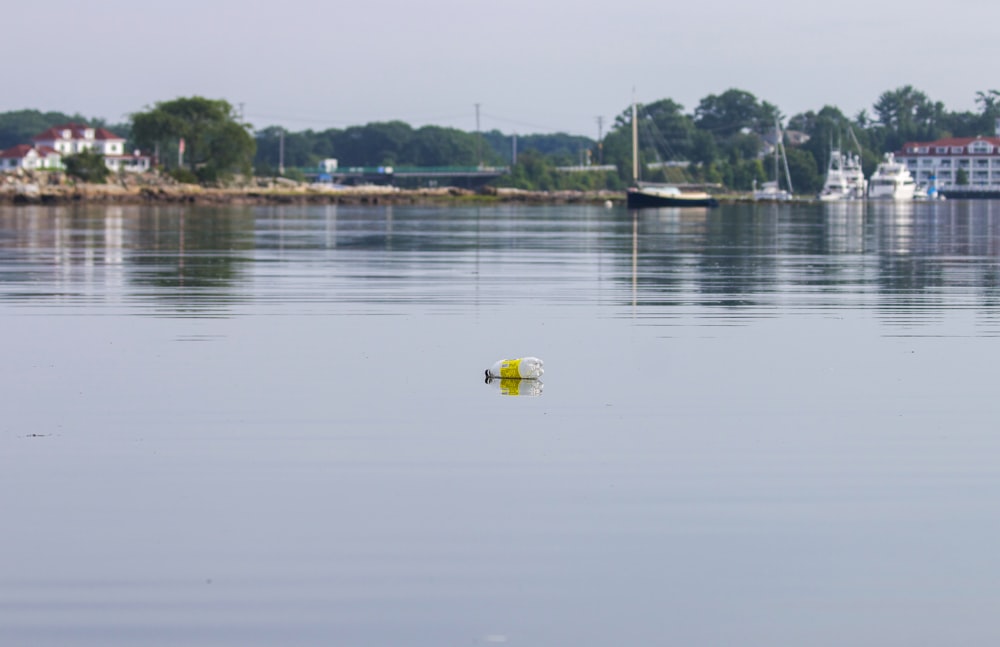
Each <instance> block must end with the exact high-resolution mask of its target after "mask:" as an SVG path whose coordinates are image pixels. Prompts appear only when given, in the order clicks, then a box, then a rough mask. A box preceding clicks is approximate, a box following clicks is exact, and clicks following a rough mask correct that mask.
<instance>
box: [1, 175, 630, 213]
mask: <svg viewBox="0 0 1000 647" xmlns="http://www.w3.org/2000/svg"><path fill="white" fill-rule="evenodd" d="M624 199H625V195H624V193H622V192H614V191H591V192H584V191H522V190H519V189H497V188H492V187H487V188H486V189H483V190H481V191H470V190H467V189H458V188H454V187H443V188H434V189H398V188H395V187H387V186H371V185H369V186H358V187H334V186H330V185H317V184H305V183H297V182H292V181H290V180H282V179H278V180H273V179H262V180H255V181H253V182H250V183H242V184H234V185H232V186H223V187H202V186H198V185H193V184H180V183H177V182H173V181H172V180H170V179H169V178H161V177H159V176H152V175H151V176H148V177H127V178H120V179H118V180H116V181H109V183H107V184H84V183H79V182H72V181H69V180H67V179H66V178H65V177H63V176H61V175H60V174H55V173H34V174H25V175H20V176H14V175H6V176H0V204H45V205H65V204H198V205H267V204H372V205H375V204H425V203H427V204H432V203H455V202H468V203H491V202H497V203H499V202H514V203H518V202H519V203H525V204H574V203H579V204H604V203H606V202H608V201H611V202H612V203H618V202H622V201H624Z"/></svg>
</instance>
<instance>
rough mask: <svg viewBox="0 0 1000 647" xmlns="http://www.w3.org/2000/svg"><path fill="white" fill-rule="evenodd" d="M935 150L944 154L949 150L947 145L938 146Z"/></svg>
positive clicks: (939, 153)
mask: <svg viewBox="0 0 1000 647" xmlns="http://www.w3.org/2000/svg"><path fill="white" fill-rule="evenodd" d="M934 152H935V153H937V154H938V155H944V154H945V153H947V152H948V147H947V146H937V147H936V148H935V149H934Z"/></svg>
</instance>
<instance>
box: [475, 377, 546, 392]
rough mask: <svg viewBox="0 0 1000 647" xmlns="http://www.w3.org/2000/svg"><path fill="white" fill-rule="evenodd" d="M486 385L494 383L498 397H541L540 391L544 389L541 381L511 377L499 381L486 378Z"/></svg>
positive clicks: (493, 378)
mask: <svg viewBox="0 0 1000 647" xmlns="http://www.w3.org/2000/svg"><path fill="white" fill-rule="evenodd" d="M486 383H487V384H493V383H496V384H497V385H499V387H500V395H524V396H528V397H534V396H539V395H541V394H542V389H543V388H545V385H544V384H542V381H541V380H525V379H522V378H513V377H504V378H499V379H498V378H495V377H487V378H486Z"/></svg>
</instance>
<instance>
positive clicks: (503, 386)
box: [500, 379, 521, 395]
mask: <svg viewBox="0 0 1000 647" xmlns="http://www.w3.org/2000/svg"><path fill="white" fill-rule="evenodd" d="M520 390H521V380H509V379H508V380H500V393H501V394H503V395H520V394H521V393H520Z"/></svg>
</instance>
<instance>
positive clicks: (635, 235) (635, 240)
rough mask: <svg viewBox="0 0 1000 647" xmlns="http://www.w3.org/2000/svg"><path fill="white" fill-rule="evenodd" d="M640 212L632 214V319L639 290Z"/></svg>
mask: <svg viewBox="0 0 1000 647" xmlns="http://www.w3.org/2000/svg"><path fill="white" fill-rule="evenodd" d="M638 266H639V212H638V211H633V212H632V318H633V319H634V318H635V315H636V312H635V310H636V301H637V299H636V295H637V292H638V290H639V272H638Z"/></svg>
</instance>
